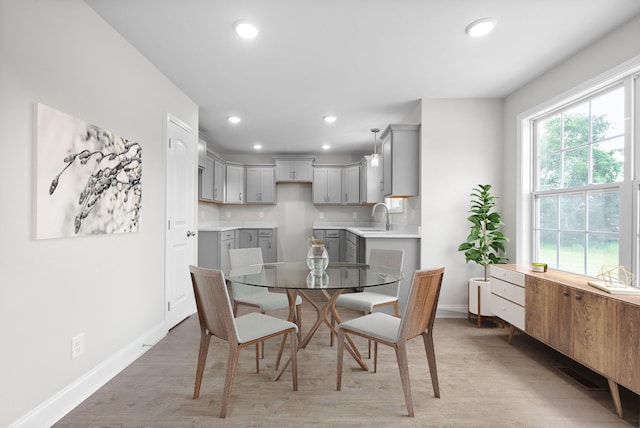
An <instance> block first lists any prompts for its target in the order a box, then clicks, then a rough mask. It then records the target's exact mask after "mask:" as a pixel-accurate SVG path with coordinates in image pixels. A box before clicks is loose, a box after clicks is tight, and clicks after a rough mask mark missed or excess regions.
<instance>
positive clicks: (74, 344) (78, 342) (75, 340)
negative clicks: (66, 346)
mask: <svg viewBox="0 0 640 428" xmlns="http://www.w3.org/2000/svg"><path fill="white" fill-rule="evenodd" d="M82 354H84V333H80V334H78V335H77V336H73V337H72V338H71V359H72V360H75V359H76V358H78V357H79V356H80V355H82Z"/></svg>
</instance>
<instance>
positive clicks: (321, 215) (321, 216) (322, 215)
mask: <svg viewBox="0 0 640 428" xmlns="http://www.w3.org/2000/svg"><path fill="white" fill-rule="evenodd" d="M323 218H324V213H323V212H321V213H320V219H321V220H322V219H323Z"/></svg>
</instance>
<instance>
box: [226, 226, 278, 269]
mask: <svg viewBox="0 0 640 428" xmlns="http://www.w3.org/2000/svg"><path fill="white" fill-rule="evenodd" d="M277 236H278V234H277V229H275V228H273V229H238V230H236V238H237V244H238V245H237V248H260V249H261V250H262V260H263V261H264V262H265V263H275V262H277V261H278V251H277Z"/></svg>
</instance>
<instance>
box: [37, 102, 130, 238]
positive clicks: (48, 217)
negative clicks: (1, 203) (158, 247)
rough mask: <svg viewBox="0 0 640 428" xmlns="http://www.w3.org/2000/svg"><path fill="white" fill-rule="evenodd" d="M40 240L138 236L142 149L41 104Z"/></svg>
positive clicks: (39, 170)
mask: <svg viewBox="0 0 640 428" xmlns="http://www.w3.org/2000/svg"><path fill="white" fill-rule="evenodd" d="M36 107H37V112H36V115H37V137H36V141H37V185H36V192H37V197H36V213H37V214H36V238H37V239H49V238H63V237H73V236H82V235H96V234H111V233H125V232H137V231H138V227H139V220H140V209H141V207H142V205H141V203H142V147H141V146H140V144H138V143H136V142H133V141H131V140H128V139H126V138H123V137H121V136H119V135H117V134H114V133H112V132H109V131H106V130H104V129H102V128H100V127H97V126H95V125H91V124H89V123H87V122H85V121H83V120H81V119H78V118H75V117H72V116H69V115H68V114H66V113H63V112H61V111H58V110H56V109H53V108H51V107H48V106H46V105H44V104H40V103H38V104H37V106H36Z"/></svg>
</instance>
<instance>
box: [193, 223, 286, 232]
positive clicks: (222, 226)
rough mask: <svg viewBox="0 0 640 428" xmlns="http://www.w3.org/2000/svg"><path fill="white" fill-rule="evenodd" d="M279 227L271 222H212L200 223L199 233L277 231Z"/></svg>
mask: <svg viewBox="0 0 640 428" xmlns="http://www.w3.org/2000/svg"><path fill="white" fill-rule="evenodd" d="M277 228H278V225H277V224H276V223H274V222H271V221H238V222H224V221H212V222H201V223H198V231H199V232H226V231H228V230H236V229H277Z"/></svg>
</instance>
